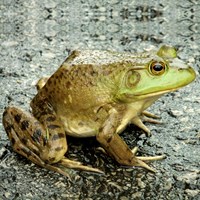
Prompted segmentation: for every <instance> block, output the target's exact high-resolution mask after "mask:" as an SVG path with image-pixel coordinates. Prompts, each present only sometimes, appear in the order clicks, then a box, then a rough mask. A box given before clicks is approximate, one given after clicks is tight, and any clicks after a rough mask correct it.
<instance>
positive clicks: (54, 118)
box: [46, 116, 56, 122]
mask: <svg viewBox="0 0 200 200" xmlns="http://www.w3.org/2000/svg"><path fill="white" fill-rule="evenodd" d="M55 120H56V117H55V116H50V117H47V119H46V121H48V122H53V121H55Z"/></svg>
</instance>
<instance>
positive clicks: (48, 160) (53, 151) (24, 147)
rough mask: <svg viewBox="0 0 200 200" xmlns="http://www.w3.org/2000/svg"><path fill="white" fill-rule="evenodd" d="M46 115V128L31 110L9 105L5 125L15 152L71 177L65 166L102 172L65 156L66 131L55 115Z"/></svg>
mask: <svg viewBox="0 0 200 200" xmlns="http://www.w3.org/2000/svg"><path fill="white" fill-rule="evenodd" d="M45 116H46V117H44V118H45V119H43V120H46V124H45V127H46V129H45V128H44V125H43V124H41V123H40V122H39V121H38V120H37V119H36V118H35V117H34V116H32V115H31V114H30V113H26V112H24V111H22V110H20V109H18V108H15V107H8V108H7V109H6V110H5V111H4V113H3V125H4V127H5V130H6V133H7V134H8V137H9V139H10V141H11V143H12V145H13V149H14V151H16V152H17V153H19V154H21V155H22V156H24V157H26V158H27V159H29V160H31V161H32V162H33V163H35V164H37V165H39V166H41V167H44V168H47V169H49V170H53V171H56V172H58V173H60V174H63V175H65V176H68V177H69V175H68V173H67V169H66V168H63V167H62V166H65V167H68V168H77V169H82V170H87V171H93V172H99V173H100V172H101V171H100V170H97V169H94V168H92V167H87V166H83V165H82V164H81V163H79V162H76V161H71V160H69V159H67V158H65V157H64V154H65V153H66V151H67V143H66V137H65V133H64V132H63V131H64V130H63V129H62V127H60V126H59V125H58V121H57V120H56V117H55V116H53V115H52V116H51V115H50V114H49V115H45ZM52 121H53V124H52Z"/></svg>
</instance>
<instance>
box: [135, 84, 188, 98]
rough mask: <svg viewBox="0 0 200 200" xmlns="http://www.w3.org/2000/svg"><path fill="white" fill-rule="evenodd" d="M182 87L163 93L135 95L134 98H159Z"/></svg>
mask: <svg viewBox="0 0 200 200" xmlns="http://www.w3.org/2000/svg"><path fill="white" fill-rule="evenodd" d="M182 87H184V86H180V87H177V88H173V89H168V90H164V91H159V92H152V93H148V94H142V95H135V96H138V97H141V98H142V99H143V98H148V97H156V96H161V95H163V94H166V93H169V92H174V91H176V90H178V89H180V88H182Z"/></svg>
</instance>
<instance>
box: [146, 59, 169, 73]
mask: <svg viewBox="0 0 200 200" xmlns="http://www.w3.org/2000/svg"><path fill="white" fill-rule="evenodd" d="M149 70H150V72H151V74H153V75H161V74H163V73H164V72H165V70H166V64H165V63H163V62H157V61H153V62H151V63H150V65H149Z"/></svg>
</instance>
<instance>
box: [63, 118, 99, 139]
mask: <svg viewBox="0 0 200 200" xmlns="http://www.w3.org/2000/svg"><path fill="white" fill-rule="evenodd" d="M61 120H62V122H63V126H64V129H65V131H66V133H67V135H70V136H73V137H91V136H95V135H96V134H97V133H98V128H97V125H96V124H95V123H94V122H89V121H80V120H75V121H73V120H66V118H65V120H64V119H62V117H61Z"/></svg>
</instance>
